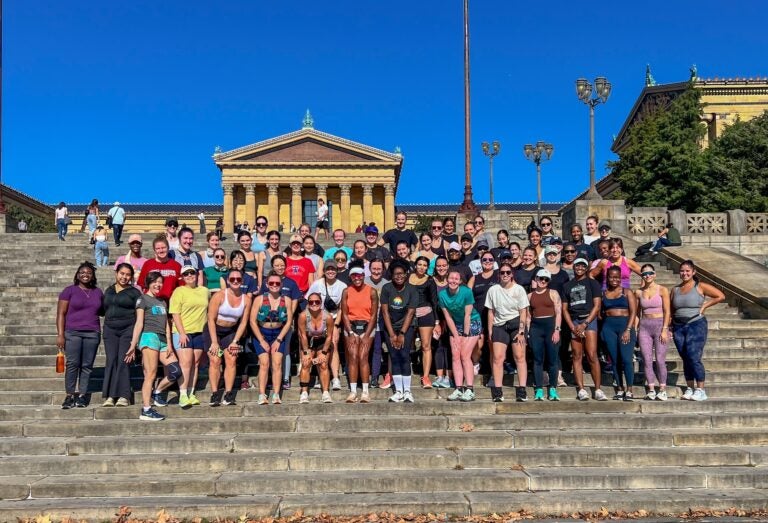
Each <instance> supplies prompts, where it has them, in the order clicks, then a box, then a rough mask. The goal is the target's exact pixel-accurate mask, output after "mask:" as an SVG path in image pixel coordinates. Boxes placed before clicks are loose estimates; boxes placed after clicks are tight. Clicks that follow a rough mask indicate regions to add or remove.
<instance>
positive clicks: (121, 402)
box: [115, 398, 131, 407]
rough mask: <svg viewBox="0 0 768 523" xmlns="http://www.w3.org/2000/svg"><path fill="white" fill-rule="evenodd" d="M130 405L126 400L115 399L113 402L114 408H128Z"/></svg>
mask: <svg viewBox="0 0 768 523" xmlns="http://www.w3.org/2000/svg"><path fill="white" fill-rule="evenodd" d="M130 404H131V401H130V400H129V399H128V398H117V401H116V402H115V406H116V407H128V406H129V405H130Z"/></svg>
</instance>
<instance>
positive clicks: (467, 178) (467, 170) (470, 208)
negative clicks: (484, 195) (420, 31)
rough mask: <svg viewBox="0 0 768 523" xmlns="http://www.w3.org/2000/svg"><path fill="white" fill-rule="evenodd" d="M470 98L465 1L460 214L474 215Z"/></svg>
mask: <svg viewBox="0 0 768 523" xmlns="http://www.w3.org/2000/svg"><path fill="white" fill-rule="evenodd" d="M469 98H470V97H469V0H464V201H463V202H462V203H461V206H460V207H459V212H460V213H464V214H468V215H474V214H475V213H476V212H477V206H476V205H475V202H474V200H473V198H472V155H471V152H470V142H471V139H470V128H471V126H470V112H471V111H470V106H469Z"/></svg>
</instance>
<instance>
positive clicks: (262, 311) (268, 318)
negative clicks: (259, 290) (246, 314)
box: [256, 294, 288, 323]
mask: <svg viewBox="0 0 768 523" xmlns="http://www.w3.org/2000/svg"><path fill="white" fill-rule="evenodd" d="M256 321H258V322H259V323H285V322H286V321H288V309H287V308H286V306H285V296H282V295H281V296H280V301H279V302H278V303H277V308H276V309H273V308H272V304H271V303H270V301H269V295H268V294H265V295H264V297H263V298H262V301H261V307H259V312H258V313H257V314H256Z"/></svg>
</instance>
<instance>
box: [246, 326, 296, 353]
mask: <svg viewBox="0 0 768 523" xmlns="http://www.w3.org/2000/svg"><path fill="white" fill-rule="evenodd" d="M259 330H260V331H261V335H262V336H264V339H265V340H266V342H267V343H268V344H269V345H272V343H273V342H274V341H275V340H276V339H277V338H278V337H279V336H280V333H281V332H283V328H282V327H277V328H275V329H268V328H266V327H259ZM253 350H254V351H255V352H256V355H257V356H261V355H262V354H266V353H267V351H265V350H264V347H262V346H261V343H259V340H258V339H257V338H256V336H254V337H253ZM287 351H288V347H287V343H285V340H283V341H282V342H281V343H280V348H279V349H277V352H279V353H280V354H282V355H285V353H286V352H287Z"/></svg>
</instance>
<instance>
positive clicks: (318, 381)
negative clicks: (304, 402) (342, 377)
mask: <svg viewBox="0 0 768 523" xmlns="http://www.w3.org/2000/svg"><path fill="white" fill-rule="evenodd" d="M312 388H313V389H320V378H315V385H314V386H313V387H312Z"/></svg>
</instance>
